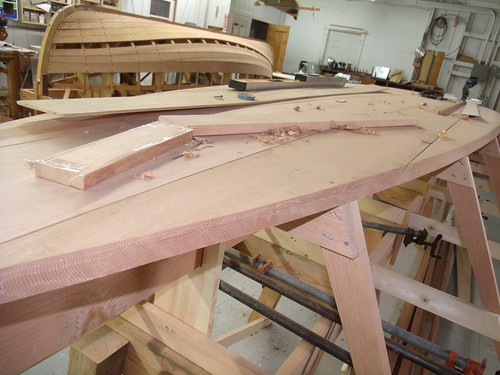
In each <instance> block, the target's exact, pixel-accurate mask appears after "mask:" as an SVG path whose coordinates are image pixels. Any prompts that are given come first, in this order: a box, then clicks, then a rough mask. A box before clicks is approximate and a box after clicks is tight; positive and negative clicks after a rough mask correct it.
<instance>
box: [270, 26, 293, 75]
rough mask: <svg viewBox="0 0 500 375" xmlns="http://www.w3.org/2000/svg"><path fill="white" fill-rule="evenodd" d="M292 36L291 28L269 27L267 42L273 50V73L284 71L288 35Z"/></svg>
mask: <svg viewBox="0 0 500 375" xmlns="http://www.w3.org/2000/svg"><path fill="white" fill-rule="evenodd" d="M289 34H290V26H286V25H269V28H268V29H267V37H266V42H267V43H269V44H270V45H271V47H272V49H273V55H274V56H273V71H274V72H281V71H282V70H283V61H284V60H285V53H286V44H287V42H288V35H289Z"/></svg>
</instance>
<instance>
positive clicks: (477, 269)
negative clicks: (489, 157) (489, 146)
mask: <svg viewBox="0 0 500 375" xmlns="http://www.w3.org/2000/svg"><path fill="white" fill-rule="evenodd" d="M438 177H439V178H441V179H443V180H446V181H448V190H449V191H450V194H451V198H452V201H453V205H454V206H455V214H456V217H457V221H458V224H459V226H460V228H462V235H463V238H464V242H465V245H466V248H467V253H468V254H469V259H470V262H471V266H472V270H473V272H474V276H475V277H476V280H477V286H478V289H479V294H480V295H481V300H482V302H483V305H484V307H485V308H486V309H487V310H489V311H492V312H494V313H497V314H499V313H500V297H499V294H498V284H497V280H496V277H495V271H494V269H493V262H492V259H491V254H490V249H489V246H488V239H487V237H486V231H485V229H484V224H483V220H482V217H481V208H480V207H479V202H478V199H477V191H476V187H475V186H474V178H473V176H472V170H471V166H470V161H469V158H463V159H461V160H459V161H458V162H456V163H455V164H453V165H451V166H450V167H448V168H447V169H446V170H445V171H443V172H441V173H440V174H439V175H438ZM495 346H496V350H497V355H498V356H499V357H500V342H498V341H496V342H495Z"/></svg>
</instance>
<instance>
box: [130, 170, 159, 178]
mask: <svg viewBox="0 0 500 375" xmlns="http://www.w3.org/2000/svg"><path fill="white" fill-rule="evenodd" d="M155 177H156V171H152V170H149V171H145V172H142V173H141V174H140V175H139V176H137V175H134V179H136V180H147V179H149V178H155Z"/></svg>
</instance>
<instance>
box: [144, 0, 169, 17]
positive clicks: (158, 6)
mask: <svg viewBox="0 0 500 375" xmlns="http://www.w3.org/2000/svg"><path fill="white" fill-rule="evenodd" d="M174 8H175V0H151V7H150V8H149V15H150V16H151V17H156V18H162V19H165V20H169V21H173V20H174V13H175V12H174Z"/></svg>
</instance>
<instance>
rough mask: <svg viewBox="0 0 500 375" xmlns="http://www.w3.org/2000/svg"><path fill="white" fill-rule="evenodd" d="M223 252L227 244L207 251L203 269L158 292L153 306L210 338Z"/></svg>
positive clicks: (212, 247)
mask: <svg viewBox="0 0 500 375" xmlns="http://www.w3.org/2000/svg"><path fill="white" fill-rule="evenodd" d="M224 250H225V245H224V244H218V245H214V246H210V247H207V248H205V249H204V251H203V262H202V264H201V267H199V268H197V269H196V270H194V271H193V272H191V273H190V274H187V275H184V276H183V277H181V278H180V279H178V280H176V281H175V282H173V283H170V284H169V285H168V286H166V287H165V288H163V289H162V290H160V291H158V292H156V293H155V297H154V304H155V305H156V306H158V307H160V308H161V309H162V310H164V311H166V312H168V313H169V314H171V315H172V316H174V317H176V318H177V319H180V320H181V321H183V322H184V323H186V324H188V325H189V326H191V327H193V328H194V329H196V330H198V331H199V332H201V333H203V334H205V335H207V336H210V335H211V332H212V328H213V324H214V316H215V306H216V302H217V292H218V290H219V280H220V273H221V270H222V259H223V257H224Z"/></svg>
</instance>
